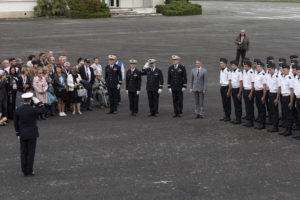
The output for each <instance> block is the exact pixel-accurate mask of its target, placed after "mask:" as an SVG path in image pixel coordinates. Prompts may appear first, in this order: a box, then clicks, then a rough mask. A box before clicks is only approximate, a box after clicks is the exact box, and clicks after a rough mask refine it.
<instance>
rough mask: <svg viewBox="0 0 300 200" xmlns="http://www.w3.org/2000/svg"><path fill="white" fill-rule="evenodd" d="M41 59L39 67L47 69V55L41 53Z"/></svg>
mask: <svg viewBox="0 0 300 200" xmlns="http://www.w3.org/2000/svg"><path fill="white" fill-rule="evenodd" d="M39 57H40V58H39V60H38V61H37V63H38V66H39V67H45V66H46V65H48V62H47V57H46V54H45V53H40V55H39Z"/></svg>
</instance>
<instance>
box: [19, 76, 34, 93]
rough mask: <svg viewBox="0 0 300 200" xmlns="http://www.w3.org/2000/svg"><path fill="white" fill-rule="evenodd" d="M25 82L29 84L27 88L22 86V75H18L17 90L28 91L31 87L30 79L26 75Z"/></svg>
mask: <svg viewBox="0 0 300 200" xmlns="http://www.w3.org/2000/svg"><path fill="white" fill-rule="evenodd" d="M25 84H27V85H29V87H28V88H27V89H25V88H24V81H23V77H22V76H19V77H18V83H17V88H18V91H19V92H22V93H24V92H28V91H30V89H31V80H30V78H29V77H28V76H27V77H26V81H25Z"/></svg>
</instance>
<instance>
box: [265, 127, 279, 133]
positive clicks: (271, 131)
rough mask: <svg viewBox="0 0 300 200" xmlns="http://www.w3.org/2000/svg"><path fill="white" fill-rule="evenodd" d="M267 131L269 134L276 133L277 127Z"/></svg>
mask: <svg viewBox="0 0 300 200" xmlns="http://www.w3.org/2000/svg"><path fill="white" fill-rule="evenodd" d="M267 131H268V132H270V133H275V132H278V127H274V126H273V127H272V128H270V129H268V130H267Z"/></svg>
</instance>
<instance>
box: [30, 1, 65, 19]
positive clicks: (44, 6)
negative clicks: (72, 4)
mask: <svg viewBox="0 0 300 200" xmlns="http://www.w3.org/2000/svg"><path fill="white" fill-rule="evenodd" d="M34 15H35V16H37V17H53V16H66V15H67V3H66V1H65V0H52V1H49V0H37V5H36V6H35V7H34Z"/></svg>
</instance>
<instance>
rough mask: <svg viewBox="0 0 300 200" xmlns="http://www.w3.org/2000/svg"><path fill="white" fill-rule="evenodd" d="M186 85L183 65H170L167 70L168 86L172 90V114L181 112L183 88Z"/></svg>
mask: <svg viewBox="0 0 300 200" xmlns="http://www.w3.org/2000/svg"><path fill="white" fill-rule="evenodd" d="M186 87H187V76H186V70H185V66H183V65H181V64H178V65H177V66H175V65H172V66H170V67H169V70H168V88H169V89H171V90H172V97H173V107H174V114H175V115H176V116H177V115H179V114H182V109H183V88H186Z"/></svg>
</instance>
